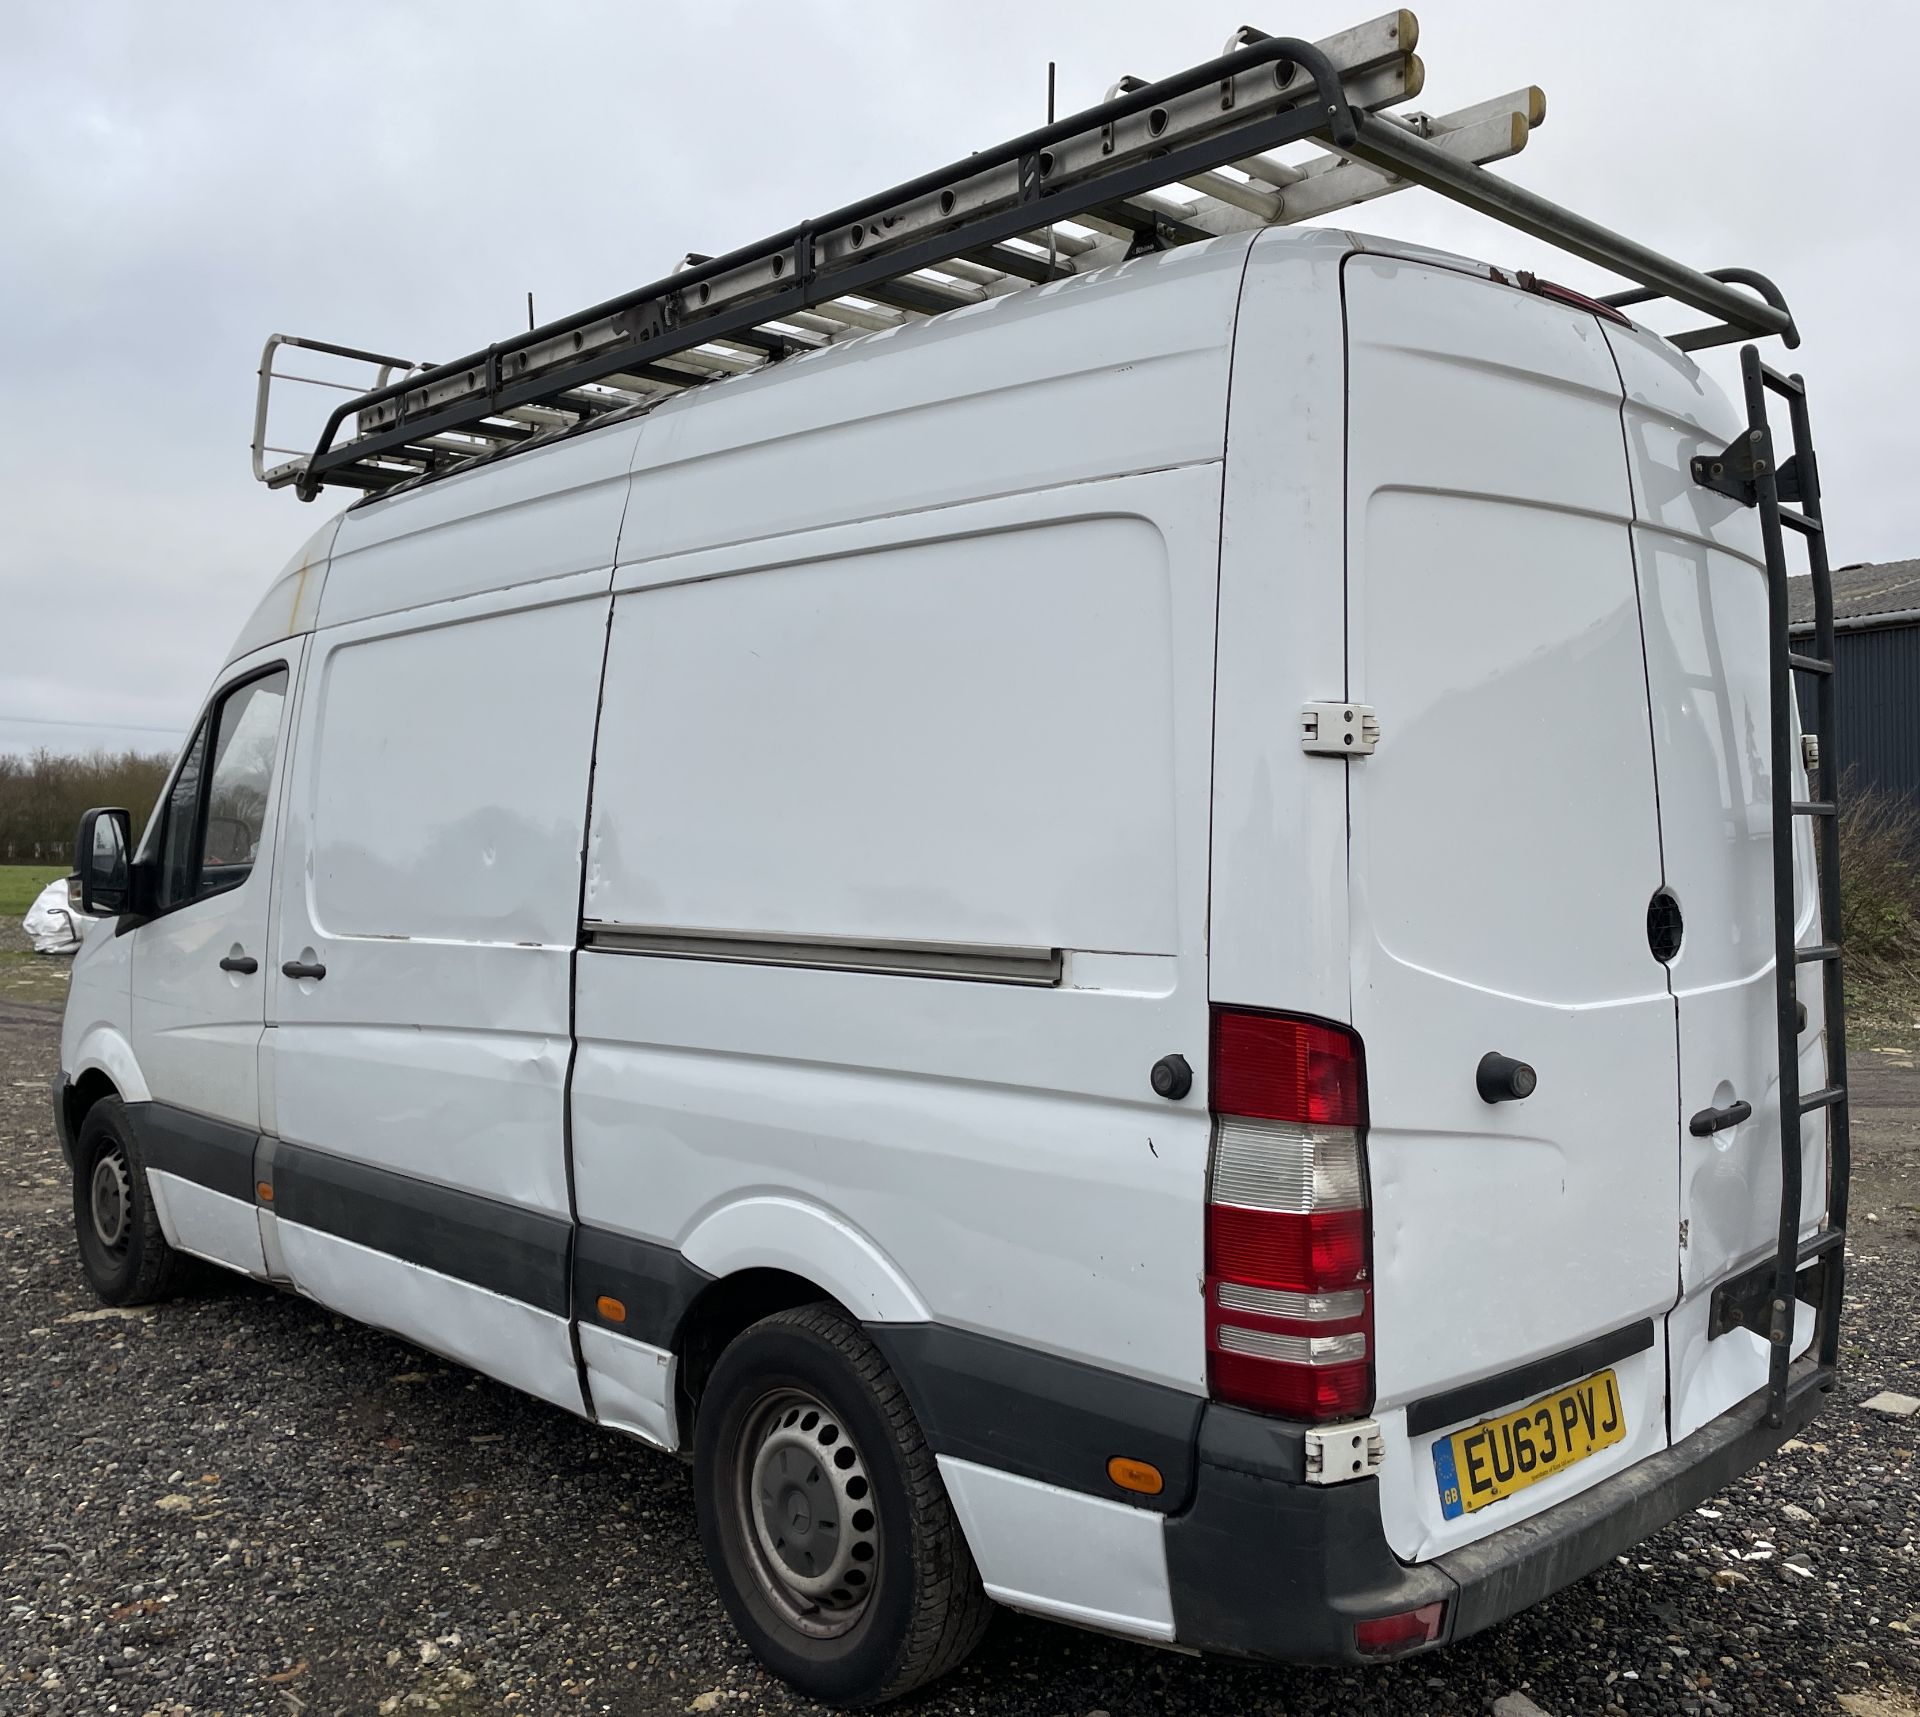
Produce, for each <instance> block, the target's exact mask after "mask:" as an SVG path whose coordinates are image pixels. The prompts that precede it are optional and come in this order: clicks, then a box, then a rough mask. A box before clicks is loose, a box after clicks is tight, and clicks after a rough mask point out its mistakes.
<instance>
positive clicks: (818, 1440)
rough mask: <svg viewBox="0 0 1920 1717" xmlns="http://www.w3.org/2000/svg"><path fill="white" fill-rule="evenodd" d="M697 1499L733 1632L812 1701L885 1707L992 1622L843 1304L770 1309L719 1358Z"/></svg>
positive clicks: (891, 1397) (942, 1503)
mask: <svg viewBox="0 0 1920 1717" xmlns="http://www.w3.org/2000/svg"><path fill="white" fill-rule="evenodd" d="M694 1487H695V1498H696V1503H697V1507H698V1511H699V1520H700V1541H701V1543H702V1544H703V1545H704V1546H705V1548H706V1553H707V1561H708V1563H709V1564H710V1565H711V1566H712V1568H713V1573H714V1578H715V1579H716V1580H717V1581H718V1583H719V1586H720V1596H721V1598H722V1599H723V1600H724V1601H725V1603H726V1606H727V1611H728V1613H729V1614H730V1615H731V1616H732V1617H733V1621H734V1625H735V1626H736V1627H737V1628H738V1629H739V1630H740V1632H741V1634H742V1635H743V1636H744V1637H745V1638H746V1641H747V1643H748V1644H749V1645H750V1646H752V1647H753V1649H754V1651H755V1653H756V1654H757V1655H758V1656H759V1657H760V1659H761V1661H762V1662H764V1663H765V1664H766V1665H767V1666H768V1667H769V1668H771V1669H772V1670H774V1671H775V1672H776V1673H777V1674H779V1675H782V1676H784V1677H785V1678H786V1679H787V1680H788V1681H791V1682H792V1683H793V1684H794V1685H795V1686H797V1687H799V1688H800V1689H801V1690H802V1691H804V1692H806V1693H809V1694H811V1695H813V1696H814V1697H815V1698H817V1699H824V1700H827V1701H829V1702H831V1703H833V1704H836V1705H876V1704H879V1703H880V1702H882V1701H883V1700H887V1699H893V1698H897V1697H898V1696H899V1695H900V1694H903V1693H905V1692H907V1691H909V1690H910V1689H911V1688H915V1687H918V1686H920V1685H921V1684H922V1683H924V1682H928V1681H931V1680H932V1679H933V1678H934V1677H935V1676H938V1675H944V1674H945V1673H946V1672H947V1671H948V1670H949V1669H952V1668H954V1667H956V1666H957V1665H958V1664H959V1663H960V1662H961V1661H962V1660H963V1659H964V1658H965V1657H966V1656H967V1654H968V1653H969V1652H970V1651H972V1650H973V1648H974V1646H975V1645H977V1644H978V1643H979V1641H980V1636H981V1635H982V1634H983V1633H984V1632H985V1631H986V1626H987V1622H988V1620H989V1619H990V1617H991V1615H992V1608H993V1607H992V1605H991V1603H989V1601H988V1599H987V1597H986V1594H985V1593H984V1592H983V1591H982V1590H981V1589H980V1577H979V1575H978V1573H977V1572H976V1571H975V1569H974V1565H973V1558H972V1556H971V1555H970V1554H969V1553H968V1550H967V1545H966V1540H965V1538H964V1537H963V1536H962V1535H961V1532H960V1524H959V1522H958V1521H957V1520H956V1519H955V1518H954V1514H953V1507H952V1504H951V1503H950V1502H949V1501H948V1500H947V1492H946V1487H945V1485H943V1484H942V1483H941V1482H940V1473H939V1469H938V1467H937V1466H936V1465H935V1464H934V1458H933V1453H932V1451H931V1450H930V1449H928V1447H927V1445H926V1441H925V1439H924V1438H923V1437H922V1436H921V1435H920V1428H919V1426H918V1425H917V1424H916V1423H915V1422H914V1418H913V1414H912V1412H911V1411H910V1410H909V1409H908V1407H907V1402H906V1397H905V1396H904V1395H903V1394H902V1393H901V1390H900V1385H899V1383H898V1382H897V1381H896V1380H895V1378H894V1375H893V1373H892V1372H891V1371H890V1370H888V1368H887V1365H886V1362H885V1361H884V1360H883V1359H882V1358H881V1357H880V1354H879V1352H878V1350H877V1349H876V1348H875V1347H874V1345H873V1343H872V1342H870V1341H868V1340H867V1338H866V1336H865V1335H864V1334H863V1333H862V1332H861V1329H860V1326H859V1325H858V1324H856V1323H854V1322H853V1321H852V1320H851V1319H849V1318H848V1317H847V1316H846V1315H845V1314H844V1313H843V1312H841V1311H840V1310H839V1309H838V1308H837V1307H834V1306H831V1305H814V1306H802V1307H800V1308H798V1309H797V1310H794V1311H787V1312H778V1313H776V1314H775V1315H774V1316H772V1317H769V1318H765V1319H763V1320H762V1321H761V1322H759V1323H757V1324H755V1325H754V1326H753V1327H752V1328H751V1329H749V1330H747V1331H746V1332H745V1333H744V1334H742V1335H741V1336H739V1337H738V1338H737V1339H736V1340H735V1341H734V1342H733V1343H732V1345H731V1346H729V1347H728V1348H727V1350H726V1352H725V1353H723V1354H722V1355H721V1356H720V1361H719V1363H718V1364H717V1365H716V1366H715V1367H714V1370H713V1375H712V1377H711V1378H710V1379H709V1380H708V1382H707V1387H706V1389H705V1391H704V1392H703V1394H702V1396H701V1400H700V1413H699V1419H698V1422H697V1424H696V1427H695V1431H694Z"/></svg>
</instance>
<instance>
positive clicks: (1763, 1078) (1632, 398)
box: [1605, 327, 1827, 1439]
mask: <svg viewBox="0 0 1920 1717" xmlns="http://www.w3.org/2000/svg"><path fill="white" fill-rule="evenodd" d="M1605 334H1606V339H1607V342H1608V344H1609V345H1610V347H1611V348H1612V350H1613V354H1614V357H1615V358H1616V359H1617V360H1618V363H1619V367H1620V374H1621V378H1622V380H1623V382H1624V384H1625V389H1626V411H1625V424H1626V432H1627V433H1626V447H1627V459H1628V464H1629V476H1630V480H1631V482H1632V485H1633V500H1634V512H1635V517H1636V523H1635V525H1634V527H1633V544H1634V559H1635V562H1636V565H1637V570H1638V573H1639V581H1640V591H1641V607H1642V612H1643V616H1644V621H1645V633H1646V646H1647V677H1648V685H1649V690H1650V693H1651V697H1652V706H1653V736H1654V766H1655V771H1656V774H1657V777H1658V780H1659V786H1660V828H1661V835H1662V845H1663V848H1664V860H1665V865H1664V873H1665V877H1666V886H1667V889H1668V890H1669V892H1670V893H1671V895H1672V897H1673V900H1674V903H1675V912H1676V917H1677V928H1678V932H1679V934H1678V951H1677V953H1676V954H1675V955H1674V957H1673V959H1672V961H1671V962H1670V964H1669V965H1668V967H1667V976H1668V981H1669V983H1670V984H1671V986H1672V989H1673V993H1674V996H1675V999H1676V1001H1677V1004H1678V1014H1679V1028H1680V1119H1681V1122H1682V1125H1681V1129H1680V1134H1679V1148H1680V1217H1681V1229H1680V1232H1681V1237H1682V1238H1681V1247H1680V1278H1681V1285H1682V1298H1681V1301H1680V1304H1679V1305H1678V1306H1677V1307H1676V1308H1675V1309H1674V1312H1673V1315H1672V1319H1671V1326H1670V1331H1669V1340H1670V1343H1671V1365H1670V1373H1671V1388H1672V1433H1673V1436H1674V1437H1675V1439H1678V1438H1681V1437H1684V1436H1686V1435H1687V1434H1688V1433H1689V1432H1691V1431H1695V1430H1697V1429H1699V1427H1700V1426H1701V1425H1703V1424H1705V1423H1706V1422H1707V1421H1708V1420H1709V1419H1712V1418H1715V1417H1716V1416H1717V1415H1719V1414H1721V1413H1724V1412H1725V1411H1726V1410H1727V1409H1728V1408H1729V1407H1731V1406H1732V1405H1733V1404H1734V1403H1735V1402H1737V1401H1739V1400H1740V1399H1741V1398H1742V1397H1744V1396H1747V1395H1750V1394H1751V1393H1752V1392H1753V1391H1754V1390H1756V1389H1758V1388H1760V1387H1761V1386H1762V1385H1763V1384H1764V1383H1765V1382H1766V1379H1767V1346H1766V1343H1765V1342H1764V1341H1763V1340H1762V1339H1761V1338H1760V1337H1759V1336H1757V1335H1754V1334H1753V1333H1751V1332H1750V1331H1747V1330H1743V1329H1731V1330H1728V1331H1727V1332H1725V1333H1724V1334H1722V1335H1720V1336H1719V1337H1717V1338H1712V1339H1710V1338H1709V1336H1708V1320H1709V1316H1710V1312H1711V1307H1712V1298H1713V1290H1714V1288H1715V1287H1716V1286H1718V1285H1719V1284H1720V1283H1721V1282H1723V1281H1725V1280H1726V1279H1727V1278H1728V1277H1729V1276H1730V1275H1735V1274H1738V1273H1739V1272H1740V1271H1742V1270H1743V1269H1744V1268H1745V1267H1746V1266H1748V1265H1751V1264H1754V1263H1756V1262H1758V1261H1759V1260H1761V1259H1762V1258H1766V1257H1769V1256H1771V1255H1772V1253H1773V1250H1774V1247H1775V1245H1776V1244H1777V1239H1778V1233H1779V1223H1780V1144H1779V1141H1780V1110H1779V1101H1778V1098H1779V1074H1778V1067H1779V1050H1778V1048H1777V1042H1776V1032H1777V1025H1776V1018H1777V1016H1776V1013H1775V1007H1776V1003H1775V999H1774V998H1775V991H1774V976H1773V856H1772V846H1771V842H1772V830H1773V815H1772V802H1771V793H1772V774H1773V771H1772V763H1771V758H1770V756H1769V744H1768V707H1769V695H1770V676H1769V651H1768V644H1767V579H1766V571H1765V567H1764V564H1763V561H1762V559H1761V543H1760V527H1759V520H1758V516H1757V515H1756V514H1755V513H1754V512H1753V511H1752V509H1750V508H1747V507H1743V506H1741V505H1739V504H1738V503H1737V502H1735V501H1732V500H1730V499H1728V498H1727V497H1725V496H1723V495H1719V494H1716V493H1714V492H1713V491H1712V490H1710V489H1706V488H1703V487H1702V486H1701V485H1700V484H1698V483H1696V482H1694V481H1693V479H1692V476H1691V470H1690V464H1691V461H1692V458H1693V456H1694V455H1695V454H1696V453H1707V452H1717V451H1718V450H1719V449H1720V448H1722V447H1724V446H1726V444H1727V443H1728V441H1730V440H1731V439H1732V438H1733V437H1734V436H1735V435H1737V434H1738V433H1740V432H1741V431H1742V430H1743V429H1744V428H1745V425H1744V424H1743V423H1742V422H1741V420H1740V417H1739V415H1738V413H1737V412H1736V411H1735V410H1734V408H1733V406H1732V405H1731V404H1730V403H1729V402H1728V401H1727V399H1726V398H1725V396H1724V395H1722V393H1721V392H1720V390H1719V389H1718V388H1717V387H1715V386H1714V385H1713V383H1711V382H1710V381H1708V380H1706V379H1705V378H1704V377H1703V376H1702V375H1701V374H1700V372H1699V370H1698V369H1697V368H1696V367H1695V365H1694V363H1693V361H1692V360H1691V359H1690V358H1687V357H1686V356H1684V355H1683V354H1681V353H1679V352H1677V351H1675V350H1674V349H1673V348H1672V347H1671V346H1669V345H1667V344H1666V343H1665V342H1663V341H1660V340H1657V339H1655V338H1654V337H1653V336H1652V335H1650V334H1646V333H1642V332H1640V331H1639V330H1638V329H1632V328H1622V327H1608V328H1606V330H1605ZM1793 797H1794V798H1795V799H1805V798H1807V797H1808V794H1807V789H1806V782H1805V779H1804V772H1803V771H1796V779H1795V782H1794V787H1793ZM1812 842H1813V837H1812V834H1811V832H1810V828H1809V825H1808V823H1807V821H1806V820H1805V819H1804V818H1803V819H1801V820H1800V823H1799V827H1798V829H1797V830H1796V831H1795V864H1794V869H1795V873H1796V883H1797V888H1796V893H1797V897H1798V898H1797V908H1798V910H1797V915H1796V917H1797V924H1798V937H1799V941H1800V942H1801V943H1802V944H1803V945H1804V944H1808V943H1812V942H1817V941H1818V940H1819V939H1820V938H1819V936H1818V935H1817V934H1816V933H1815V930H1814V923H1815V920H1816V918H1817V915H1818V902H1817V898H1816V896H1815V893H1814V891H1813V889H1812V887H1811V886H1810V879H1811V878H1812V877H1813V875H1814V874H1815V873H1814V868H1813V864H1814V860H1813V845H1812ZM1809 970H1811V968H1809ZM1801 989H1802V994H1803V995H1804V996H1805V998H1806V1001H1807V1008H1808V1019H1807V1023H1806V1027H1805V1029H1804V1030H1803V1032H1802V1033H1801V1037H1800V1049H1801V1069H1800V1088H1801V1090H1802V1091H1814V1090H1818V1089H1819V1088H1820V1087H1821V1086H1822V1085H1824V1084H1825V1083H1826V1070H1825V1061H1824V1058H1823V1053H1822V1049H1821V1042H1820V1031H1821V1026H1822V1023H1823V1021H1822V1008H1821V1000H1820V986H1819V984H1818V983H1808V984H1803V985H1802V986H1801ZM1736 1102H1745V1103H1748V1104H1750V1105H1751V1107H1752V1115H1751V1116H1750V1117H1749V1118H1748V1119H1747V1120H1745V1121H1742V1122H1740V1123H1739V1124H1738V1125H1736V1126H1732V1127H1727V1128H1723V1129H1721V1130H1720V1131H1717V1132H1714V1133H1711V1134H1707V1135H1704V1136H1696V1135H1695V1134H1694V1133H1693V1132H1692V1131H1691V1129H1690V1127H1688V1126H1687V1124H1686V1123H1687V1122H1688V1120H1689V1118H1690V1117H1692V1116H1695V1115H1698V1114H1700V1113H1701V1112H1702V1111H1703V1110H1708V1109H1714V1110H1725V1109H1727V1108H1729V1107H1730V1106H1732V1105H1734V1104H1735V1103H1736ZM1802 1150H1803V1152H1804V1153H1805V1154H1804V1170H1803V1178H1802V1182H1801V1184H1802V1186H1803V1187H1804V1188H1805V1189H1806V1194H1805V1202H1804V1204H1803V1206H1802V1209H1801V1235H1802V1238H1805V1237H1806V1236H1807V1235H1808V1234H1810V1233H1812V1231H1813V1229H1814V1227H1815V1226H1816V1224H1817V1222H1818V1220H1819V1218H1820V1216H1821V1215H1822V1214H1823V1213H1824V1210H1825V1201H1826V1190H1825V1189H1826V1178H1827V1177H1826V1155H1825V1152H1826V1121H1825V1115H1824V1113H1822V1112H1816V1113H1814V1114H1812V1115H1809V1116H1807V1117H1806V1119H1805V1120H1804V1122H1803V1123H1802ZM1812 1330H1813V1310H1812V1308H1811V1307H1803V1308H1801V1311H1800V1313H1799V1315H1798V1316H1797V1318H1796V1320H1795V1334H1796V1337H1797V1346H1798V1347H1799V1348H1801V1349H1804V1348H1805V1346H1806V1344H1807V1342H1808V1341H1809V1340H1810V1339H1811V1335H1812Z"/></svg>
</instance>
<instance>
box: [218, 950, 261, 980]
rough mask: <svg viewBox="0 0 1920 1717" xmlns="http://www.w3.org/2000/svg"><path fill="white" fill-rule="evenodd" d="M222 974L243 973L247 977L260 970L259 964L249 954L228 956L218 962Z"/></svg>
mask: <svg viewBox="0 0 1920 1717" xmlns="http://www.w3.org/2000/svg"><path fill="white" fill-rule="evenodd" d="M220 970H221V971H223V972H245V973H246V974H247V976H248V977H252V976H253V974H254V973H255V972H257V971H259V970H260V962H259V961H258V960H256V959H255V958H254V957H253V956H252V955H251V954H229V955H227V957H226V958H225V959H223V960H222V961H221V962H220Z"/></svg>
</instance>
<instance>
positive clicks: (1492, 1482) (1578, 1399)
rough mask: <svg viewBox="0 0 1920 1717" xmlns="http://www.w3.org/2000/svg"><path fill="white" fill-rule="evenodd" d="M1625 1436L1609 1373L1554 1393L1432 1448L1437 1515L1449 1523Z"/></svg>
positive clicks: (1615, 1381) (1623, 1413)
mask: <svg viewBox="0 0 1920 1717" xmlns="http://www.w3.org/2000/svg"><path fill="white" fill-rule="evenodd" d="M1626 1434H1627V1415H1626V1411H1625V1409H1624V1408H1622V1407H1621V1405H1620V1380H1619V1379H1618V1378H1617V1377H1615V1376H1614V1374H1613V1372H1612V1371H1611V1370H1607V1371H1601V1372H1596V1373H1595V1374H1594V1375H1593V1376H1592V1377H1589V1378H1587V1379H1586V1380H1585V1381H1583V1382H1580V1383H1573V1384H1569V1385H1568V1386H1567V1387H1566V1388H1565V1389H1556V1390H1555V1391H1554V1392H1553V1393H1552V1394H1551V1395H1543V1396H1542V1397H1541V1398H1540V1399H1539V1400H1538V1401H1534V1402H1531V1403H1530V1404H1529V1405H1527V1406H1525V1407H1522V1408H1520V1409H1518V1411H1516V1412H1512V1413H1502V1414H1501V1415H1500V1417H1499V1418H1497V1419H1483V1420H1482V1421H1481V1422H1480V1423H1479V1424H1478V1425H1475V1426H1473V1427H1471V1428H1470V1429H1468V1430H1465V1431H1455V1432H1454V1433H1453V1435H1452V1436H1450V1437H1442V1438H1440V1439H1439V1440H1438V1441H1437V1442H1436V1443H1435V1444H1434V1445H1433V1472H1434V1477H1435V1478H1436V1479H1438V1480H1439V1483H1440V1512H1441V1513H1442V1514H1444V1515H1445V1516H1446V1517H1447V1518H1448V1519H1449V1520H1451V1519H1453V1518H1454V1516H1455V1515H1459V1514H1471V1513H1472V1512H1473V1511H1474V1510H1475V1509H1476V1508H1485V1507H1486V1506H1487V1504H1488V1503H1490V1502H1498V1501H1499V1500H1500V1499H1501V1498H1502V1497H1506V1496H1512V1495H1513V1493H1514V1492H1515V1491H1517V1490H1525V1489H1526V1488H1527V1486H1528V1485H1530V1484H1538V1483H1539V1482H1540V1480H1542V1479H1544V1478H1548V1477H1551V1476H1552V1475H1553V1474H1554V1473H1558V1472H1564V1471H1565V1470H1566V1469H1567V1468H1568V1467H1570V1466H1572V1465H1573V1464H1574V1462H1575V1461H1584V1460H1585V1459H1586V1458H1587V1456H1589V1455H1591V1454H1593V1453H1594V1452H1595V1451H1596V1450H1599V1449H1604V1448H1607V1447H1609V1446H1610V1445H1612V1444H1614V1443H1617V1442H1619V1441H1620V1439H1621V1438H1623V1437H1624V1436H1625V1435H1626Z"/></svg>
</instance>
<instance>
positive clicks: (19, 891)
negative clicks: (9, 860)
mask: <svg viewBox="0 0 1920 1717" xmlns="http://www.w3.org/2000/svg"><path fill="white" fill-rule="evenodd" d="M66 874H67V867H66V866H65V865H63V864H0V919H5V918H11V919H14V920H16V921H17V920H19V919H21V918H24V917H25V916H26V911H27V908H28V907H29V906H31V905H32V904H33V897H34V896H35V895H36V894H38V893H39V892H40V891H41V889H43V888H45V887H46V886H47V884H48V883H50V882H51V881H53V879H54V878H55V877H56V876H65V875H66Z"/></svg>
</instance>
